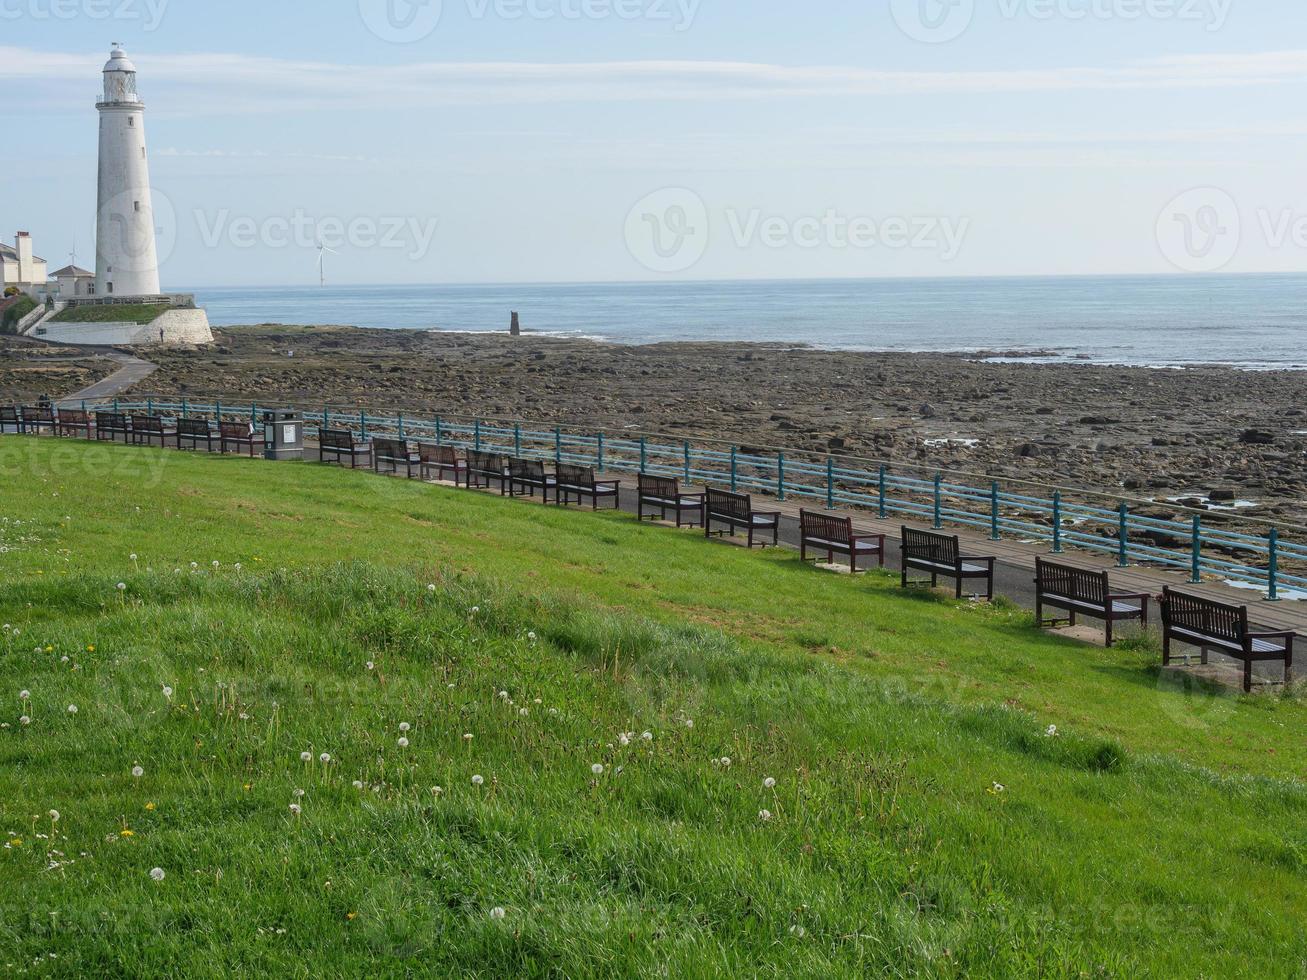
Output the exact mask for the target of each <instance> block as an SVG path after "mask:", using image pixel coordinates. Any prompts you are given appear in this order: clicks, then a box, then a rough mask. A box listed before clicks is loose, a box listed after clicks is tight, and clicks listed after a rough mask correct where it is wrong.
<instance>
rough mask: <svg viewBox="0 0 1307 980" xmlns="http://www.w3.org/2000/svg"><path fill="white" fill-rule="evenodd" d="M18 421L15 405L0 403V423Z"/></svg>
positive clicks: (8, 423) (7, 423)
mask: <svg viewBox="0 0 1307 980" xmlns="http://www.w3.org/2000/svg"><path fill="white" fill-rule="evenodd" d="M17 421H18V406H17V405H0V423H4V424H5V425H11V424H13V423H15V422H17Z"/></svg>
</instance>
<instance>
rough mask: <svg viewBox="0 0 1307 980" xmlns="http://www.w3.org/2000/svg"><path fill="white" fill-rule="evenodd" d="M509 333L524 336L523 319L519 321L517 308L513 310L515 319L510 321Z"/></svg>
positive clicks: (512, 335)
mask: <svg viewBox="0 0 1307 980" xmlns="http://www.w3.org/2000/svg"><path fill="white" fill-rule="evenodd" d="M508 334H509V336H510V337H520V336H522V324H521V321H519V320H518V318H517V311H516V310H514V311H513V320H512V323H510V324H509V326H508Z"/></svg>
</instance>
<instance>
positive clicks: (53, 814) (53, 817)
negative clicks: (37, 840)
mask: <svg viewBox="0 0 1307 980" xmlns="http://www.w3.org/2000/svg"><path fill="white" fill-rule="evenodd" d="M50 821H51V823H58V822H59V811H58V810H51V811H50Z"/></svg>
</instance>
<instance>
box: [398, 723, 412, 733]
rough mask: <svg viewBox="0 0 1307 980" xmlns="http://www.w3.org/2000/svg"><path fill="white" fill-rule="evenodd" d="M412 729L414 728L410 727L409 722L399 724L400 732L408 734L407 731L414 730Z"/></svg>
mask: <svg viewBox="0 0 1307 980" xmlns="http://www.w3.org/2000/svg"><path fill="white" fill-rule="evenodd" d="M412 727H413V726H412V725H410V724H409V723H408V722H406V721H401V722H400V723H399V730H400V731H401V732H406V731H408V730H409V729H410V728H412Z"/></svg>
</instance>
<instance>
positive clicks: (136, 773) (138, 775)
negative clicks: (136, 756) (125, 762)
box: [132, 766, 145, 779]
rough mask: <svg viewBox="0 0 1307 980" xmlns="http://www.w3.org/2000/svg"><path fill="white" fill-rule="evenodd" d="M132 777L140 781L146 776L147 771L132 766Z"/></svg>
mask: <svg viewBox="0 0 1307 980" xmlns="http://www.w3.org/2000/svg"><path fill="white" fill-rule="evenodd" d="M132 775H133V776H134V777H135V778H137V779H140V778H141V777H142V776H144V775H145V770H144V769H142V768H141V767H140V766H132Z"/></svg>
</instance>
